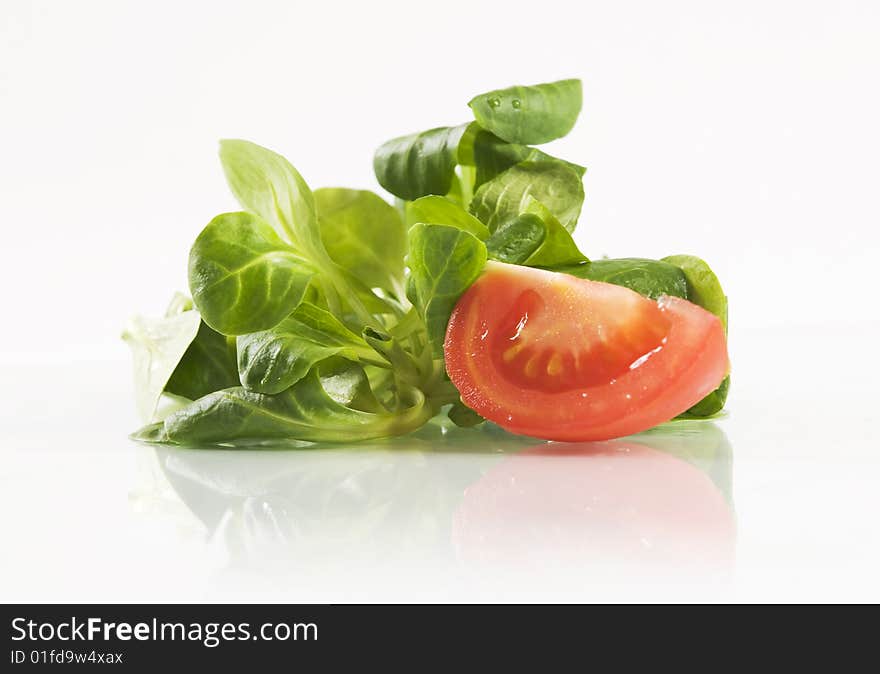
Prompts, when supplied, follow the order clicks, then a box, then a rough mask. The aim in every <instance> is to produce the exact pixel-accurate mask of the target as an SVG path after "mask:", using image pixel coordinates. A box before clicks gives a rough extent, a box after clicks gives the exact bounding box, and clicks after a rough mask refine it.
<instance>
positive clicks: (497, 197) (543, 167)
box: [470, 161, 584, 232]
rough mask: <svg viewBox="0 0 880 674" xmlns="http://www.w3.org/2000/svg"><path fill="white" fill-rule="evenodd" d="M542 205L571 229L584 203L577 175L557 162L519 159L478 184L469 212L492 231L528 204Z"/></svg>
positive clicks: (581, 185) (582, 191)
mask: <svg viewBox="0 0 880 674" xmlns="http://www.w3.org/2000/svg"><path fill="white" fill-rule="evenodd" d="M530 197H531V198H533V199H535V200H536V201H539V202H541V203H542V204H544V206H545V207H546V208H548V209H549V210H550V212H551V213H553V215H554V216H556V218H557V219H558V220H559V222H560V223H562V226H563V227H564V228H565V229H566V230H568V231H569V232H572V231H574V228H575V225H576V224H577V219H578V216H579V215H580V212H581V206H582V205H583V202H584V186H583V184H582V183H581V179H580V176H578V174H577V173H575V172H574V171H573V170H572V169H571V168H569V167H568V166H566V165H565V164H563V163H562V162H559V161H540V162H521V163H519V164H516V165H515V166H511V167H510V168H509V169H507V170H506V171H505V172H504V173H501V174H500V175H498V176H496V177H495V178H493V179H492V180H490V181H489V182H487V183H485V184H483V185H481V186H480V188H479V189H478V190H477V192H476V194H475V195H474V200H473V201H472V202H471V206H470V211H471V213H473V214H474V215H476V216H477V217H478V218H479V219H480V220H481V221H482V222H484V223H485V224H486V226H488V227H489V231H490V232H494V231H495V230H496V229H497V228H498V227H499V226H500V225H501V224H502V223H504V222H506V221H508V220H510V219H512V218H515V217H516V216H517V215H519V214H520V213H522V212H523V210H525V208H526V206H527V205H528V204H529V203H530V202H529V198H530Z"/></svg>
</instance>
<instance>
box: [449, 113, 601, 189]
mask: <svg viewBox="0 0 880 674" xmlns="http://www.w3.org/2000/svg"><path fill="white" fill-rule="evenodd" d="M458 157H459V162H461V163H463V164H468V165H472V166H474V167H475V169H476V175H475V182H474V186H475V187H479V186H480V185H482V184H483V183H485V182H488V181H490V180H492V178H494V177H495V176H497V175H498V174H499V173H503V172H504V171H506V170H507V169H509V168H510V167H511V166H513V165H514V164H519V163H520V162H523V161H559V162H562V163H563V164H565V165H566V166H568V167H569V168H570V169H572V170H573V171H574V172H575V173H577V174H578V177H579V178H583V177H584V174H585V173H586V171H587V169H585V168H584V167H583V166H578V165H577V164H572V163H571V162H567V161H564V160H562V159H556V158H555V157H552V156H550V155H549V154H547V153H546V152H542V151H541V150H539V149H537V148H534V147H529V146H528V145H519V144H517V143H508V142H506V141H503V140H501V139H500V138H499V137H498V136H496V135H495V134H493V133H490V132H488V131H486V130H485V129H483V128H481V127H480V126H479V125H478V124H476V123H474V124H472V125H471V127H470V128H469V129H468V132H467V133H466V134H465V135H464V136H463V137H462V140H461V142H460V143H459V148H458Z"/></svg>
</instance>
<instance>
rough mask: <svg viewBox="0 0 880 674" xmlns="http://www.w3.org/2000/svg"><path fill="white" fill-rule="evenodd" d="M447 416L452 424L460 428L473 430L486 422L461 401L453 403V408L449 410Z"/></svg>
mask: <svg viewBox="0 0 880 674" xmlns="http://www.w3.org/2000/svg"><path fill="white" fill-rule="evenodd" d="M446 415H447V416H448V417H449V420H450V421H451V422H452V423H454V424H455V425H456V426H459V427H460V428H472V427H474V426H476V425H477V424H481V423H483V422H484V421H485V419H484V418H483V417H481V416H480V415H479V414H477V413H476V412H474V411H473V410H472V409H471V408H470V407H468V406H467V405H465V404H464V403H463V402H461V401H460V400H459V401H458V402H455V403H452V407H450V408H449V412H447V413H446Z"/></svg>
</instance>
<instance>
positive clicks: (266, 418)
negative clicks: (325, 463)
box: [144, 368, 431, 445]
mask: <svg viewBox="0 0 880 674" xmlns="http://www.w3.org/2000/svg"><path fill="white" fill-rule="evenodd" d="M340 377H341V378H340ZM355 380H356V381H352V378H351V376H349V377H348V379H347V380H345V377H344V376H343V375H341V374H340V372H339V371H338V370H337V369H335V368H334V369H333V370H332V371H330V372H328V373H327V376H326V378H325V379H324V380H323V381H322V378H321V377H319V374H318V369H313V370H312V371H311V372H310V373H309V374H308V375H306V376H305V377H303V378H302V379H301V380H300V381H299V382H297V383H296V384H294V385H293V386H291V387H290V388H288V389H287V390H285V391H284V392H282V393H279V394H277V395H266V394H263V393H256V392H254V391H248V390H247V389H244V388H232V389H226V390H224V391H217V392H216V393H211V394H209V395H207V396H205V397H203V398H200V399H199V400H196V401H195V402H193V403H192V404H191V405H189V406H187V407H186V408H184V409H182V410H180V411H178V412H176V413H174V414H172V415H171V416H169V417H168V418H167V419H166V420H165V423H164V435H163V434H160V433H158V432H157V431H156V429H154V428H152V429H151V428H148V429H144V436H145V437H149V438H153V439H157V438H158V439H160V440H167V441H170V442H173V443H177V444H182V445H200V444H206V443H229V442H237V441H244V442H247V441H260V440H267V439H296V440H308V441H312V442H319V441H324V442H353V441H357V440H367V439H370V438H380V437H386V436H390V435H401V434H403V433H407V432H409V431H411V430H414V429H416V428H418V427H419V426H421V425H422V424H424V423H425V422H426V421H427V420H428V419H429V418H430V417H431V408H430V406H429V405H427V404H426V401H425V397H424V395H423V394H422V393H421V392H420V391H418V390H417V389H410V390H407V391H406V392H405V393H404V395H403V396H402V397H403V398H404V399H405V401H406V407H404V408H402V409H401V410H400V411H396V412H388V411H382V412H365V411H363V410H360V409H356V408H355V407H354V406H349V405H346V404H344V402H339V401H340V400H343V401H344V400H346V399H348V400H349V401H350V403H351V404H352V405H355V404H357V403H358V402H359V401H360V402H362V401H363V396H362V393H363V391H362V386H363V382H362V380H360V379H359V378H358V377H355ZM331 392H332V395H331Z"/></svg>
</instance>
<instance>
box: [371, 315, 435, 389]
mask: <svg viewBox="0 0 880 674" xmlns="http://www.w3.org/2000/svg"><path fill="white" fill-rule="evenodd" d="M363 338H364V341H366V342H367V344H369V345H370V346H371V347H372V348H373V349H374V350H375V351H376V352H377V353H380V354H381V355H382V357H383V358H384V359H385V360H387V361H388V363H389V364H390V365H391V367H392V368H393V370H394V375H395V376H396V377H398V378H399V379H401V380H402V381H404V382H406V383H408V384H411V385H413V386H418V385H419V384H420V383H421V382H422V378H423V374H424V373H423V372H422V371H421V369H420V368H419V363H418V362H417V361H416V359H415V358H414V357H413V356H412V354H411V353H409V352H408V351H407V350H406V349H405V348H404V347H403V346H402V345H401V343H400V340H398V339H396V338H395V337H393V336H392V335H390V334H388V333H385V332H380V331H378V330H374V329H373V328H366V329H365V330H364V332H363Z"/></svg>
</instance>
